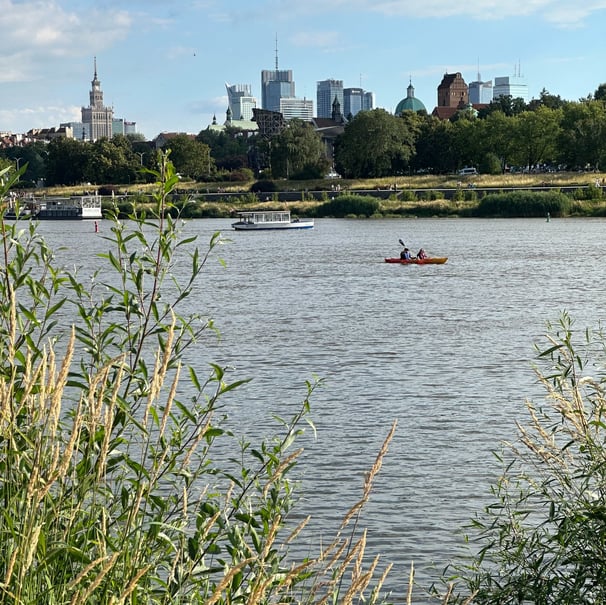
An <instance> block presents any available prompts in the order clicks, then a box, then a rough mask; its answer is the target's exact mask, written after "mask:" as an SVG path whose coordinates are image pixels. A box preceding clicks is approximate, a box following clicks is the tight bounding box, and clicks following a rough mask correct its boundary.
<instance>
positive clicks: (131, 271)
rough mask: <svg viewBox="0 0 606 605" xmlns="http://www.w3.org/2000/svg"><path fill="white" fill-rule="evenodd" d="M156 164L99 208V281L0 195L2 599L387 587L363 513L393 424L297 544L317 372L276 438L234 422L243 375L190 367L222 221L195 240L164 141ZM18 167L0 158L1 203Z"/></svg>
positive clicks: (376, 590) (169, 598) (346, 597)
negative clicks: (67, 261)
mask: <svg viewBox="0 0 606 605" xmlns="http://www.w3.org/2000/svg"><path fill="white" fill-rule="evenodd" d="M158 165H159V166H160V168H159V169H158V171H147V172H148V173H150V174H151V175H152V176H153V177H155V179H156V182H157V186H156V193H155V194H154V200H155V204H154V206H153V209H152V210H148V211H147V213H143V214H141V213H138V212H136V211H134V210H133V212H132V213H131V215H130V219H129V220H128V221H120V220H118V218H117V210H116V212H115V213H114V214H112V216H110V217H109V218H108V220H107V223H106V224H108V225H109V227H110V230H109V235H107V236H103V237H105V238H106V242H107V245H108V250H107V252H104V253H103V254H102V255H101V256H102V260H103V261H104V266H103V269H102V270H99V271H97V272H96V273H95V274H94V275H93V277H92V279H81V278H80V276H79V275H78V273H77V271H76V270H66V269H63V268H61V267H59V266H58V265H57V263H56V261H55V258H54V256H53V251H52V250H51V249H50V248H49V247H48V245H47V244H46V243H45V241H44V239H43V238H42V237H41V236H40V234H39V232H38V230H37V226H36V224H35V223H33V222H26V223H23V222H22V221H15V222H9V221H7V220H5V218H4V212H5V209H4V208H0V234H1V237H2V256H3V259H2V266H1V268H0V305H1V312H0V345H1V347H0V361H1V363H0V469H1V470H2V473H1V475H0V476H1V481H0V502H1V503H2V513H1V514H0V604H1V603H7V604H8V603H11V604H25V603H36V604H38V603H49V604H59V603H61V604H64V603H71V604H80V603H82V604H84V603H87V604H91V603H99V604H106V603H107V604H110V603H111V604H118V603H120V604H127V603H128V604H135V603H137V604H140V603H146V604H147V603H158V604H169V603H170V604H171V605H173V604H179V603H188V604H193V603H204V604H211V603H220V604H227V603H230V604H232V603H246V604H255V603H286V602H290V603H294V602H297V603H328V602H332V603H337V602H339V603H354V602H356V603H357V602H362V601H364V602H368V603H381V602H386V601H387V599H388V597H387V596H386V595H385V594H383V592H382V585H383V582H384V579H385V576H386V574H387V573H388V570H389V566H387V567H386V568H385V569H383V570H380V564H379V560H378V559H372V560H371V561H368V560H367V556H366V554H365V545H366V531H365V530H364V529H363V528H362V527H361V525H360V524H361V519H360V515H361V511H362V509H363V507H364V505H365V504H366V502H367V500H368V498H369V497H370V494H371V491H372V482H373V479H374V477H375V475H376V473H377V472H378V471H379V468H380V466H381V463H382V460H383V457H384V456H385V455H386V452H387V447H388V444H389V441H390V440H391V438H392V436H393V432H394V430H395V425H394V426H393V427H392V429H391V431H390V432H389V433H388V435H387V437H386V441H385V444H384V446H383V448H382V449H381V450H380V452H379V455H378V457H377V459H376V461H375V463H374V465H373V466H372V468H371V470H370V472H369V474H368V476H367V479H366V483H365V485H364V489H363V494H362V497H361V499H360V501H359V502H358V503H357V504H356V506H354V507H353V508H352V510H351V511H349V512H348V513H347V512H346V514H345V516H344V523H343V526H342V527H341V528H340V529H337V531H336V534H335V538H334V540H333V541H332V542H331V543H330V545H329V546H328V547H326V548H323V549H319V550H318V551H317V554H316V555H312V556H310V557H309V558H306V559H303V560H297V559H296V558H294V557H293V556H292V555H291V553H290V550H289V549H290V547H291V545H292V544H293V542H294V541H296V540H298V539H301V536H302V534H301V529H302V527H303V526H304V524H305V522H303V523H301V524H299V525H295V524H293V521H291V517H292V510H293V506H294V504H295V502H296V500H295V491H294V484H293V483H292V481H291V479H290V473H291V472H292V470H293V468H294V467H295V466H296V464H297V460H298V457H299V455H300V450H299V449H297V448H296V447H295V444H296V440H297V438H298V437H299V436H300V435H301V433H302V432H303V431H304V429H305V426H307V425H309V426H312V427H313V424H311V420H310V401H311V398H312V396H313V393H314V391H315V389H316V388H317V387H318V386H319V384H320V383H319V382H313V383H312V382H307V383H306V394H305V396H304V399H303V401H302V404H301V406H300V409H299V410H298V411H297V412H296V413H295V414H293V416H292V417H291V418H289V419H285V420H282V421H281V428H280V429H279V430H278V431H276V434H275V435H274V436H273V437H272V438H270V439H269V440H266V441H262V442H261V443H259V444H257V445H255V446H253V445H251V444H250V443H249V442H247V441H246V440H245V439H243V438H239V437H238V436H236V435H233V434H232V433H231V432H230V431H229V430H227V428H226V425H225V415H226V410H225V409H224V407H223V404H222V398H224V396H225V395H226V394H227V393H229V392H230V391H232V390H233V389H236V388H238V387H239V386H240V385H241V384H242V383H243V382H244V381H240V380H235V381H230V379H229V375H228V372H227V370H226V369H225V368H223V367H221V366H219V365H216V364H211V365H210V367H209V368H208V369H204V368H199V367H194V366H193V365H187V364H185V362H184V359H185V352H186V351H187V350H188V349H190V348H191V347H192V346H193V345H194V343H199V342H200V340H201V338H202V336H203V334H204V333H205V332H207V331H209V330H214V329H215V327H214V324H213V322H212V320H211V319H208V318H205V317H203V316H202V315H189V314H183V313H182V312H181V309H182V308H183V302H184V301H185V300H186V299H187V298H188V297H190V296H191V295H192V293H193V292H194V284H195V283H196V280H197V279H198V278H199V277H200V275H201V272H202V270H203V267H204V264H205V263H206V261H207V259H208V258H209V255H211V254H212V253H213V251H214V249H215V247H216V246H217V245H218V244H219V243H221V241H222V240H221V236H220V234H219V233H215V234H213V236H212V237H211V239H210V242H209V245H208V251H207V252H206V253H204V254H201V253H200V251H199V249H198V247H197V245H196V242H195V238H190V237H186V236H184V235H183V233H182V232H181V230H180V227H179V225H180V222H179V215H178V213H176V214H174V210H175V209H174V206H172V205H171V203H170V201H169V200H170V196H171V193H172V191H173V189H174V187H175V185H176V184H177V183H178V176H177V175H176V174H175V171H174V168H173V166H172V164H171V162H170V159H169V154H159V157H158ZM17 177H18V175H14V174H12V173H11V172H10V171H7V170H4V171H2V172H0V198H1V199H2V202H4V200H5V199H6V196H7V193H8V192H9V190H10V188H11V186H12V185H13V184H14V183H15V180H16V178H17ZM104 231H106V229H104ZM184 256H185V257H186V258H187V260H188V263H189V267H190V269H189V275H188V276H187V277H186V278H185V279H183V280H177V279H176V278H175V277H174V275H175V274H174V272H173V271H172V269H173V266H174V263H175V262H177V260H176V259H177V258H179V262H181V263H182V262H183V258H184ZM66 318H71V321H67V320H66ZM185 387H186V388H185ZM218 449H220V450H221V451H230V452H232V455H231V457H230V461H229V464H227V463H226V462H225V461H224V460H225V459H224V458H221V457H217V456H215V452H216V451H217V450H218Z"/></svg>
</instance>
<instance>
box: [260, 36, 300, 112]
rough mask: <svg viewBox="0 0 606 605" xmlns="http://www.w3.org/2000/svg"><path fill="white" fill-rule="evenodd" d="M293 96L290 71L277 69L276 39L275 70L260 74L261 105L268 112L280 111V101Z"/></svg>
mask: <svg viewBox="0 0 606 605" xmlns="http://www.w3.org/2000/svg"><path fill="white" fill-rule="evenodd" d="M294 96H295V83H294V81H293V79H292V70H291V69H278V39H277V38H276V68H275V69H271V70H270V69H264V70H263V71H262V72H261V104H262V106H263V109H267V110H268V111H280V99H284V98H289V97H294Z"/></svg>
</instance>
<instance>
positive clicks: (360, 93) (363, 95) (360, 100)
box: [343, 88, 374, 119]
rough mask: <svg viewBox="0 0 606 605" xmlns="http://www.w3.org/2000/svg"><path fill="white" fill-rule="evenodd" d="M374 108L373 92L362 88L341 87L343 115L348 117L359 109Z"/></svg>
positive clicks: (352, 115)
mask: <svg viewBox="0 0 606 605" xmlns="http://www.w3.org/2000/svg"><path fill="white" fill-rule="evenodd" d="M369 109H374V94H373V93H372V92H368V91H365V90H363V89H362V88H344V89H343V115H344V116H345V117H346V118H348V119H349V117H352V118H353V117H354V116H355V115H356V114H357V113H358V112H359V111H368V110H369Z"/></svg>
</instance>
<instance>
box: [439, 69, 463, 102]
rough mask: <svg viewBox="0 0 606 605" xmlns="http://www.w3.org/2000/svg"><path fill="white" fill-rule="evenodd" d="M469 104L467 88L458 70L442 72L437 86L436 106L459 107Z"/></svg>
mask: <svg viewBox="0 0 606 605" xmlns="http://www.w3.org/2000/svg"><path fill="white" fill-rule="evenodd" d="M468 104H469V89H468V87H467V84H466V83H465V80H464V79H463V76H462V75H461V73H460V72H457V73H454V74H444V77H443V78H442V82H440V85H439V86H438V107H451V108H461V107H466V106H467V105H468Z"/></svg>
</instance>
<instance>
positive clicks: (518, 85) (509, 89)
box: [492, 76, 529, 103]
mask: <svg viewBox="0 0 606 605" xmlns="http://www.w3.org/2000/svg"><path fill="white" fill-rule="evenodd" d="M492 94H493V98H494V99H497V98H499V97H506V96H510V97H511V98H512V99H518V98H519V99H523V100H524V102H525V103H528V100H529V99H528V84H526V82H525V81H524V78H522V77H521V76H503V77H501V78H495V79H494V89H493V93H492Z"/></svg>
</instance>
